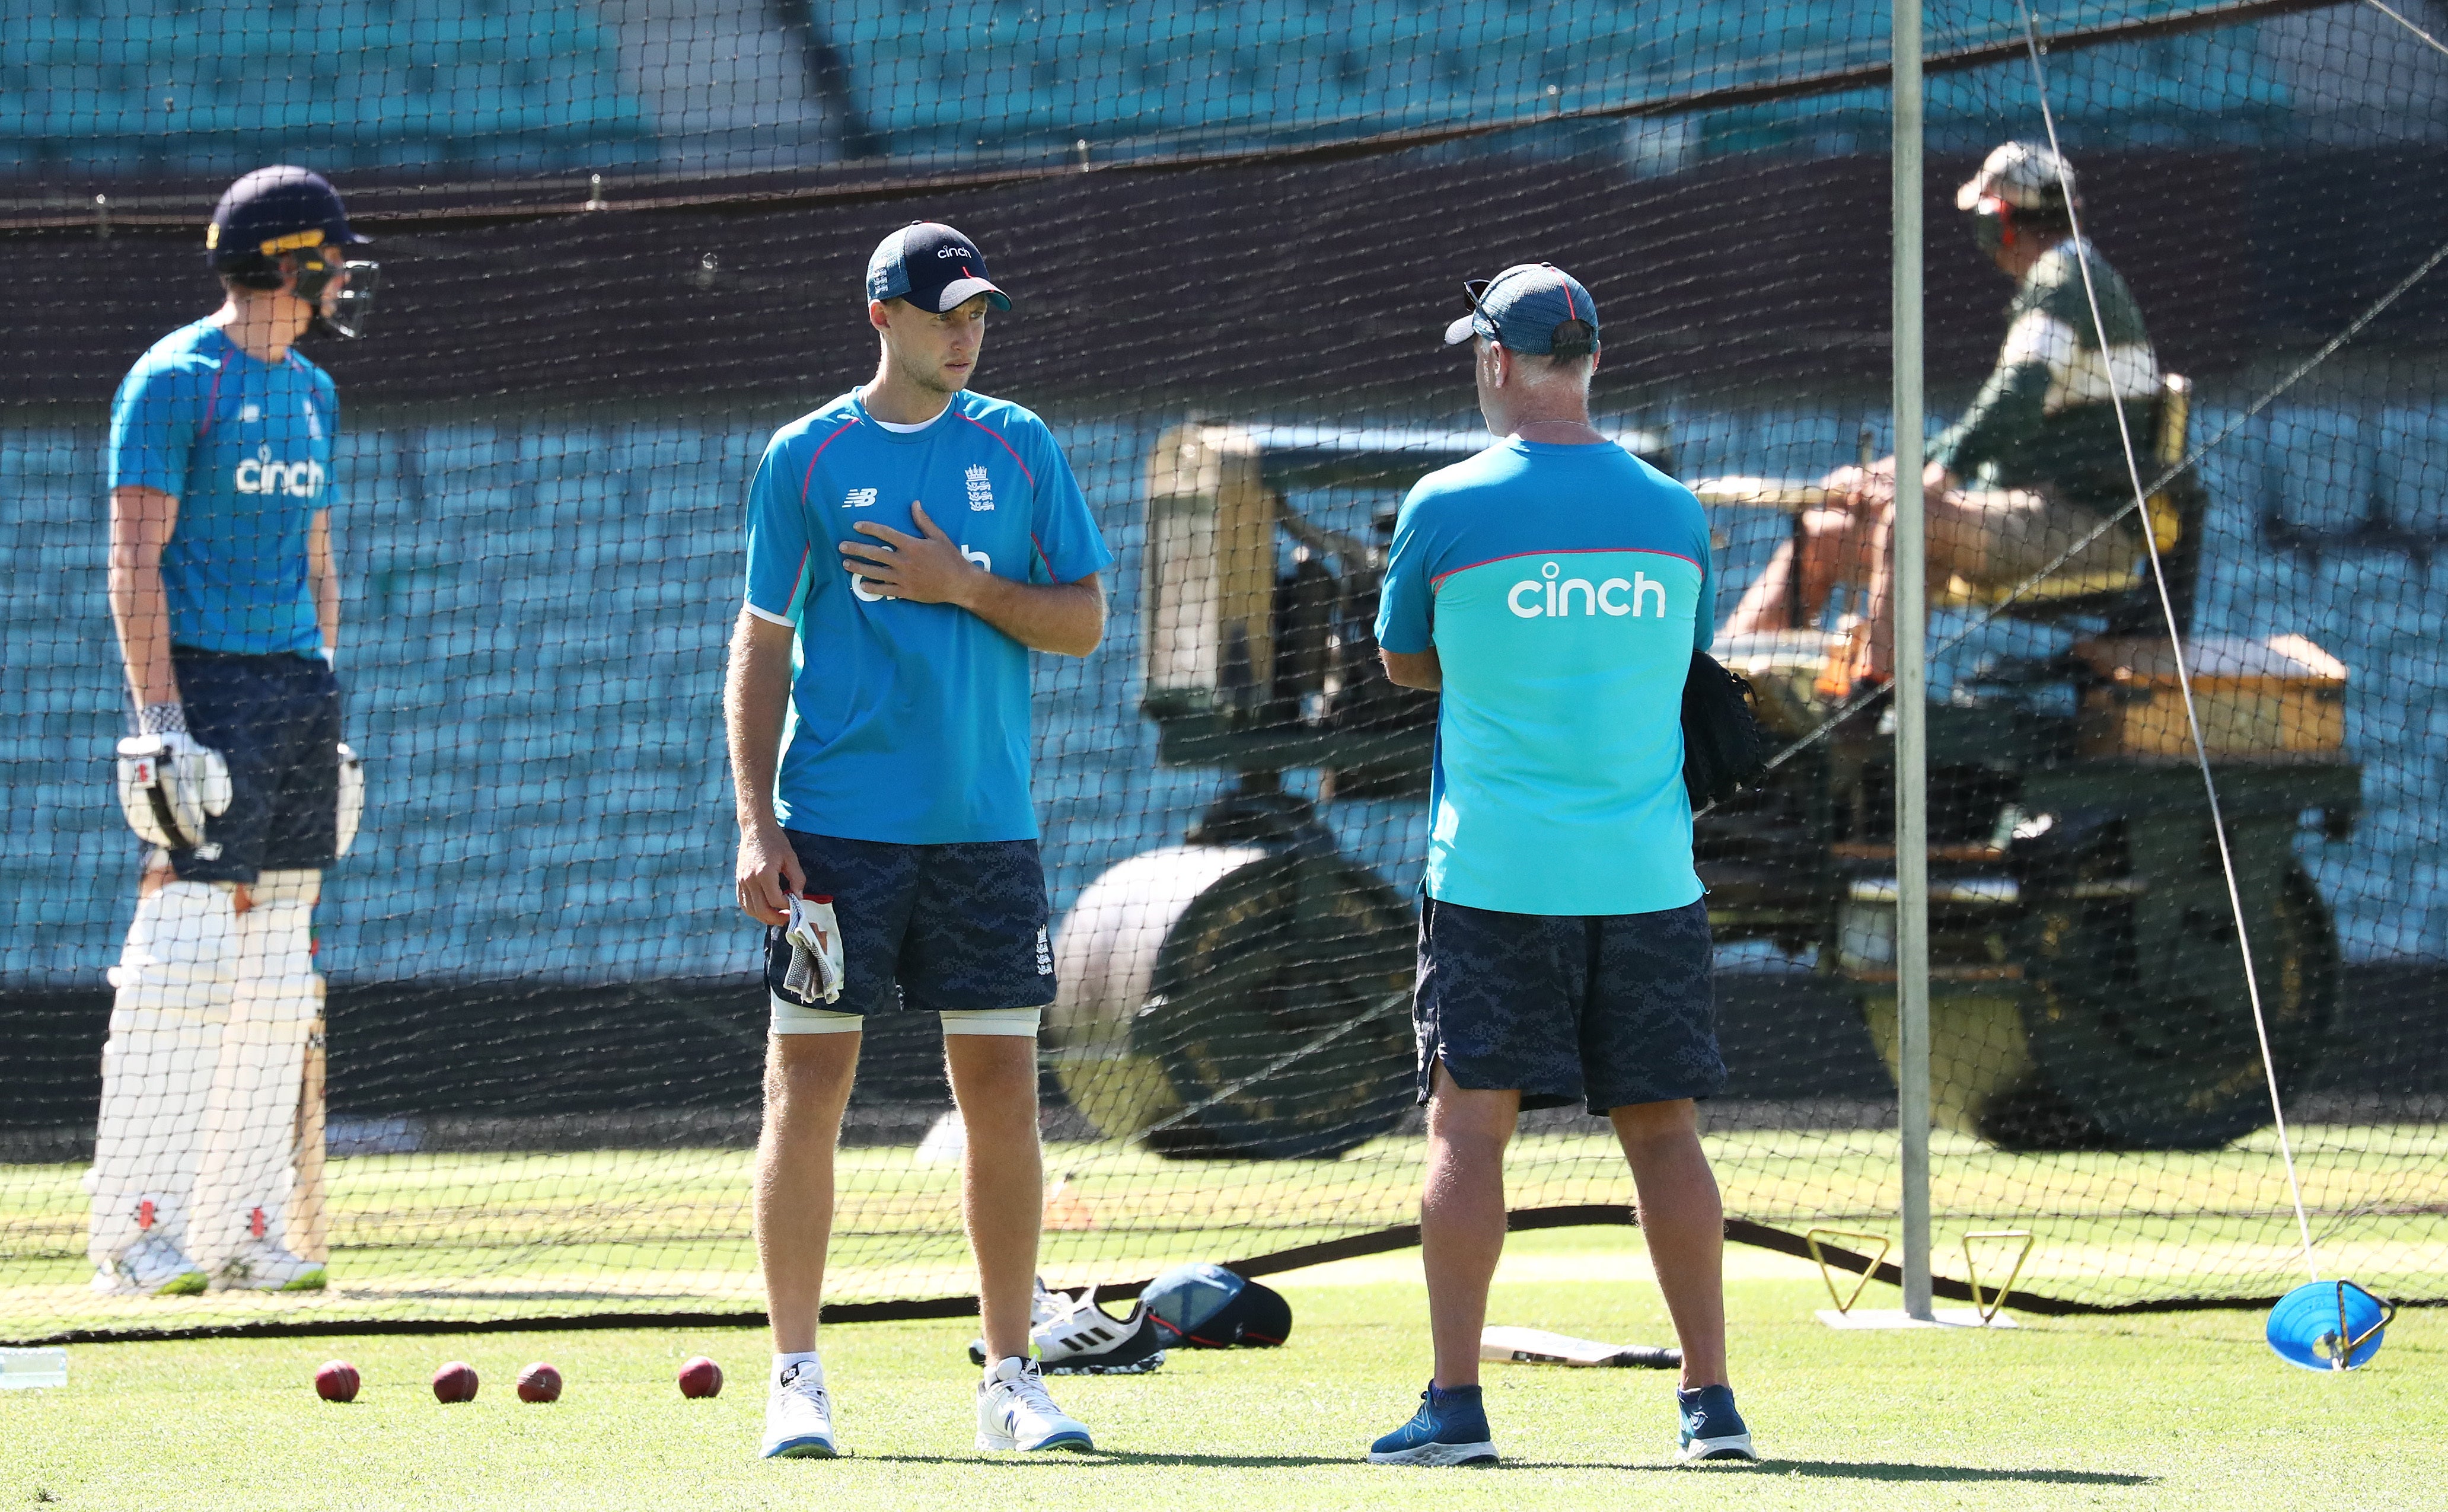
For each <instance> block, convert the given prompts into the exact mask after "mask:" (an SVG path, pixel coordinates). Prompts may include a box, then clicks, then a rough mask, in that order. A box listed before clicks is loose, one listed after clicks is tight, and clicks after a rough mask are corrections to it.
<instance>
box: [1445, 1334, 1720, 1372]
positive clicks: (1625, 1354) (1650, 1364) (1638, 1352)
mask: <svg viewBox="0 0 2448 1512" xmlns="http://www.w3.org/2000/svg"><path fill="white" fill-rule="evenodd" d="M1479 1357H1480V1358H1481V1359H1482V1360H1515V1361H1519V1362H1520V1363H1522V1364H1525V1365H1575V1366H1614V1367H1616V1368H1636V1369H1647V1370H1679V1369H1681V1368H1683V1351H1682V1350H1680V1349H1660V1348H1658V1347H1656V1346H1654V1345H1648V1344H1600V1343H1598V1342H1597V1340H1595V1339H1577V1338H1574V1337H1573V1336H1572V1335H1570V1334H1568V1333H1550V1332H1548V1331H1547V1330H1545V1329H1509V1328H1491V1329H1483V1330H1481V1331H1480V1335H1479Z"/></svg>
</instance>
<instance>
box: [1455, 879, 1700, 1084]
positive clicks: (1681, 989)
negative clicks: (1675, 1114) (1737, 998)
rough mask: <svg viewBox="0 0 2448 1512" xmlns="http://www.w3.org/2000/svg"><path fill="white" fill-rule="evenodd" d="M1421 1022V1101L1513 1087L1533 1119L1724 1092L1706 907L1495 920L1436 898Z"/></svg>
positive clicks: (1498, 915) (1508, 916)
mask: <svg viewBox="0 0 2448 1512" xmlns="http://www.w3.org/2000/svg"><path fill="white" fill-rule="evenodd" d="M1411 1018H1412V1024H1413V1027H1414V1028H1415V1029H1416V1030H1417V1031H1418V1035H1419V1043H1420V1074H1419V1095H1420V1101H1423V1102H1425V1101H1427V1100H1428V1093H1429V1091H1430V1090H1431V1087H1430V1082H1429V1078H1430V1075H1431V1073H1432V1072H1433V1070H1434V1068H1435V1066H1436V1064H1437V1062H1439V1061H1440V1060H1442V1061H1443V1062H1444V1067H1445V1074H1446V1075H1447V1076H1449V1077H1450V1078H1452V1080H1453V1082H1454V1084H1455V1085H1457V1086H1462V1087H1473V1088H1482V1089H1490V1090H1493V1089H1499V1088H1505V1087H1516V1088H1519V1089H1520V1093H1521V1106H1522V1107H1523V1108H1525V1109H1526V1108H1556V1107H1569V1106H1571V1105H1572V1104H1574V1103H1576V1102H1583V1101H1586V1102H1587V1103H1588V1104H1589V1109H1590V1112H1591V1113H1593V1114H1597V1115H1603V1114H1604V1113H1605V1112H1606V1111H1607V1110H1608V1109H1610V1108H1617V1107H1625V1106H1629V1105H1632V1104H1635V1103H1640V1102H1671V1101H1676V1100H1678V1099H1682V1098H1707V1097H1714V1096H1716V1095H1717V1094H1719V1093H1721V1092H1723V1091H1725V1089H1726V1062H1725V1061H1724V1059H1723V1058H1722V1057H1721V1056H1719V1055H1718V1053H1717V1022H1716V1021H1717V1015H1716V1003H1715V999H1714V996H1713V995H1712V990H1711V984H1710V945H1709V909H1708V905H1707V903H1706V901H1705V900H1704V901H1698V902H1694V903H1693V904H1691V905H1690V906H1688V907H1686V908H1680V909H1663V910H1661V911H1659V912H1656V913H1618V914H1610V915H1605V916H1597V917H1579V916H1565V915H1550V914H1538V913H1498V912H1495V911H1493V910H1491V909H1473V908H1465V907H1463V905H1461V904H1457V903H1441V902H1439V901H1437V900H1436V899H1434V898H1429V899H1427V900H1426V901H1425V905H1424V908H1423V910H1422V913H1421V918H1420V986H1419V992H1418V994H1417V996H1416V997H1415V998H1414V999H1413V1000H1412V1005H1411Z"/></svg>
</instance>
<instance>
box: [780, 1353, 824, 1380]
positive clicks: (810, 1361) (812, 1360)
mask: <svg viewBox="0 0 2448 1512" xmlns="http://www.w3.org/2000/svg"><path fill="white" fill-rule="evenodd" d="M794 1365H802V1366H806V1367H808V1368H811V1369H813V1371H814V1372H815V1376H816V1385H818V1386H822V1385H824V1384H825V1362H824V1361H822V1360H819V1359H817V1358H816V1351H815V1350H813V1349H798V1350H794V1351H792V1352H791V1353H788V1354H785V1353H781V1352H779V1351H777V1352H776V1353H775V1356H774V1384H775V1386H780V1385H781V1384H782V1372H783V1371H785V1370H787V1369H789V1368H791V1367H793V1366H794Z"/></svg>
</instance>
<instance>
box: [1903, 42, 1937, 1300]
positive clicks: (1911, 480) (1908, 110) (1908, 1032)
mask: <svg viewBox="0 0 2448 1512" xmlns="http://www.w3.org/2000/svg"><path fill="white" fill-rule="evenodd" d="M1894 8H1895V35H1894V43H1893V51H1894V57H1895V76H1896V122H1895V144H1894V152H1895V174H1894V184H1895V187H1894V196H1895V198H1894V205H1893V214H1894V220H1895V352H1894V355H1895V413H1896V524H1895V553H1896V558H1895V579H1894V583H1895V586H1894V597H1895V616H1896V662H1895V675H1896V684H1895V699H1896V702H1895V713H1896V1115H1897V1120H1898V1123H1899V1126H1900V1128H1901V1130H1902V1132H1903V1161H1902V1164H1903V1229H1904V1234H1903V1237H1904V1243H1903V1251H1904V1254H1903V1283H1904V1313H1905V1315H1906V1316H1908V1317H1914V1318H1920V1319H1922V1320H1924V1321H1926V1320H1928V1319H1929V1318H1930V1317H1931V1315H1932V1314H1931V1312H1930V1288H1929V1254H1930V1247H1929V670H1928V667H1927V665H1926V663H1925V661H1924V660H1923V652H1924V650H1925V648H1926V644H1925V643H1926V638H1927V632H1928V604H1927V594H1926V592H1925V588H1926V580H1925V578H1924V576H1923V567H1922V563H1923V537H1922V523H1923V522H1922V494H1921V469H1922V392H1921V378H1922V373H1921V358H1922V332H1921V316H1922V297H1921V242H1922V192H1921V151H1922V122H1921V105H1922V85H1921V48H1922V40H1921V0H1894Z"/></svg>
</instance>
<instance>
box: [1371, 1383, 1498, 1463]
mask: <svg viewBox="0 0 2448 1512" xmlns="http://www.w3.org/2000/svg"><path fill="white" fill-rule="evenodd" d="M1368 1463H1369V1464H1495V1463H1496V1445H1495V1444H1494V1443H1493V1442H1491V1441H1490V1440H1489V1438H1488V1434H1487V1409H1486V1408H1485V1407H1482V1406H1481V1405H1480V1400H1479V1388H1477V1387H1475V1386H1458V1387H1455V1388H1453V1389H1452V1390H1450V1391H1447V1390H1443V1389H1441V1388H1438V1387H1437V1386H1436V1384H1435V1383H1433V1382H1431V1383H1429V1386H1428V1388H1427V1389H1426V1390H1425V1391H1423V1392H1421V1393H1420V1410H1419V1411H1418V1412H1416V1413H1413V1414H1412V1416H1411V1421H1410V1422H1408V1423H1406V1424H1404V1425H1403V1426H1401V1427H1399V1428H1396V1429H1395V1430H1394V1431H1393V1432H1391V1433H1388V1434H1387V1435H1386V1436H1385V1437H1384V1438H1382V1439H1379V1440H1378V1441H1377V1442H1376V1443H1374V1444H1372V1445H1368Z"/></svg>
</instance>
